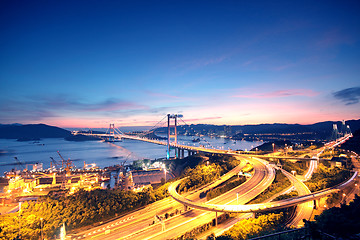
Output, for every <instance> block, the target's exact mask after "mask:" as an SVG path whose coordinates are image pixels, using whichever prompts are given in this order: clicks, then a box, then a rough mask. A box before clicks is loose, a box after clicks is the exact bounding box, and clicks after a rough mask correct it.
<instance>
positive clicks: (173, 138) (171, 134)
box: [166, 114, 182, 159]
mask: <svg viewBox="0 0 360 240" xmlns="http://www.w3.org/2000/svg"><path fill="white" fill-rule="evenodd" d="M178 117H179V118H181V117H182V115H180V114H168V115H167V118H168V135H167V137H168V138H167V153H166V159H170V145H171V144H177V129H176V127H177V119H178ZM172 120H173V121H172ZM172 128H173V131H172V130H171V129H172ZM175 156H176V158H177V157H178V152H177V151H175Z"/></svg>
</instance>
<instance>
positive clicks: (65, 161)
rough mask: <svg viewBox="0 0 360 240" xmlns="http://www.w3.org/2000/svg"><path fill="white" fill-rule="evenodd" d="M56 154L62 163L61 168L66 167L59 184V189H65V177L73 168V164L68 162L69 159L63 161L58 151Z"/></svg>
mask: <svg viewBox="0 0 360 240" xmlns="http://www.w3.org/2000/svg"><path fill="white" fill-rule="evenodd" d="M57 153H58V154H59V156H60V158H61V160H62V162H61V165H62V168H64V164H65V165H66V167H65V172H64V173H63V179H62V183H61V189H65V188H66V175H68V174H69V173H70V169H71V168H72V167H74V164H73V162H72V161H71V160H70V158H69V159H68V160H65V159H64V158H63V157H62V156H61V154H60V152H59V151H57Z"/></svg>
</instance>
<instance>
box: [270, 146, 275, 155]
mask: <svg viewBox="0 0 360 240" xmlns="http://www.w3.org/2000/svg"><path fill="white" fill-rule="evenodd" d="M271 145H272V147H273V156H275V143H272V144H271Z"/></svg>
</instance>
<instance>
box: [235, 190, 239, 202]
mask: <svg viewBox="0 0 360 240" xmlns="http://www.w3.org/2000/svg"><path fill="white" fill-rule="evenodd" d="M236 202H237V204H239V193H238V192H237V193H236Z"/></svg>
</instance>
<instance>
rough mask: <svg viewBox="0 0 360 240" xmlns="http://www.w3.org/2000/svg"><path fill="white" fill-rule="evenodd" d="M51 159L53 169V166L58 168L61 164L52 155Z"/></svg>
mask: <svg viewBox="0 0 360 240" xmlns="http://www.w3.org/2000/svg"><path fill="white" fill-rule="evenodd" d="M50 159H51V162H50V168H51V169H52V168H53V167H55V169H56V170H57V169H58V166H60V164H59V163H58V162H57V161H56V160H55V159H54V158H53V157H50Z"/></svg>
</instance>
